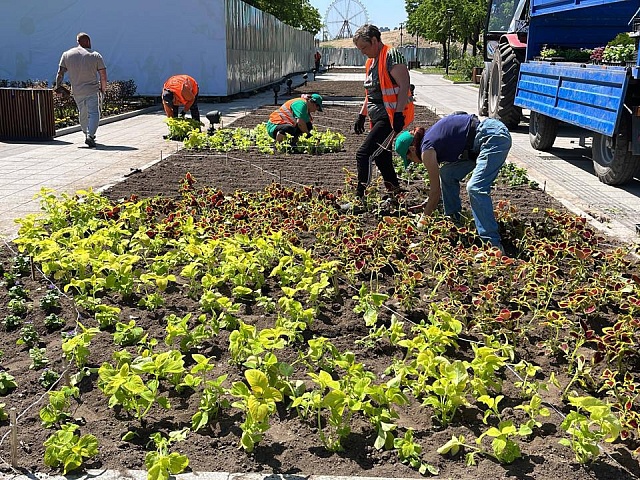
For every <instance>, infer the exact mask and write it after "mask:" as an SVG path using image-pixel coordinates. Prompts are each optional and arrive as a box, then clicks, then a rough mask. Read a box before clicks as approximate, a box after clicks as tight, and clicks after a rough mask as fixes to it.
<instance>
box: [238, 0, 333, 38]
mask: <svg viewBox="0 0 640 480" xmlns="http://www.w3.org/2000/svg"><path fill="white" fill-rule="evenodd" d="M246 3H247V4H249V5H251V6H252V7H256V8H258V9H260V10H262V11H263V12H266V13H270V14H271V15H273V16H274V17H276V18H277V19H278V20H280V21H281V22H284V23H286V24H287V25H290V26H292V27H294V28H299V29H301V30H304V31H306V32H309V33H311V34H312V35H315V34H316V33H318V32H319V31H320V30H321V29H322V17H321V16H320V12H319V11H318V9H317V8H315V7H313V6H312V5H311V3H310V2H309V0H246Z"/></svg>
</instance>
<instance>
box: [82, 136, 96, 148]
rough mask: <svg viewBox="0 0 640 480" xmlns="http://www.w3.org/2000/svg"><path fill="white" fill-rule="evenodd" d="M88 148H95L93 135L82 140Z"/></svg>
mask: <svg viewBox="0 0 640 480" xmlns="http://www.w3.org/2000/svg"><path fill="white" fill-rule="evenodd" d="M84 143H86V144H87V145H88V146H89V148H96V137H95V135H87V138H86V139H85V140H84Z"/></svg>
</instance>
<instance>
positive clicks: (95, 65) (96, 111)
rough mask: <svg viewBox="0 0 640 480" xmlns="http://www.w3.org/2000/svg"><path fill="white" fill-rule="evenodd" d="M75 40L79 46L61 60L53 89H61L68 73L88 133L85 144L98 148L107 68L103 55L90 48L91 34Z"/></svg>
mask: <svg viewBox="0 0 640 480" xmlns="http://www.w3.org/2000/svg"><path fill="white" fill-rule="evenodd" d="M76 38H77V41H78V46H77V47H74V48H71V49H69V50H67V51H66V52H64V53H63V54H62V57H61V58H60V65H59V67H58V74H57V75H56V81H55V85H54V90H58V89H59V87H60V86H61V85H62V81H63V79H64V74H65V72H69V81H70V82H71V94H72V95H73V99H74V101H75V102H76V105H77V106H78V116H79V117H80V118H79V119H80V127H81V128H82V133H84V134H85V141H84V143H86V144H87V145H88V146H89V148H95V146H96V132H97V130H98V124H99V123H100V107H101V103H102V96H103V95H104V93H105V92H106V91H107V67H105V65H104V60H103V59H102V55H100V54H99V53H98V52H96V51H95V50H92V49H91V39H90V38H89V35H87V34H86V33H84V32H81V33H79V34H78V35H77V37H76ZM98 76H99V77H100V80H99V81H98Z"/></svg>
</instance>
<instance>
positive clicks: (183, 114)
mask: <svg viewBox="0 0 640 480" xmlns="http://www.w3.org/2000/svg"><path fill="white" fill-rule="evenodd" d="M186 114H187V112H185V111H184V110H183V111H182V112H180V116H181V117H182V118H184V117H185V115H186Z"/></svg>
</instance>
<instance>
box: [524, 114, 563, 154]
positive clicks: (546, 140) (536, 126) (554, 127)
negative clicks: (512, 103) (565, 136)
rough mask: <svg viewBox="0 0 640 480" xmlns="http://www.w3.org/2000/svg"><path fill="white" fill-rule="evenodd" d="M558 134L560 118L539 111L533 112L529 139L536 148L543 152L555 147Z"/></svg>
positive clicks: (530, 119)
mask: <svg viewBox="0 0 640 480" xmlns="http://www.w3.org/2000/svg"><path fill="white" fill-rule="evenodd" d="M557 134H558V120H556V119H555V118H551V117H547V116H546V115H543V114H541V113H538V112H533V111H532V112H531V116H530V117H529V141H530V142H531V146H532V147H533V148H535V149H536V150H541V151H543V152H545V151H547V150H549V149H550V148H551V147H553V142H555V141H556V135H557Z"/></svg>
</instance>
